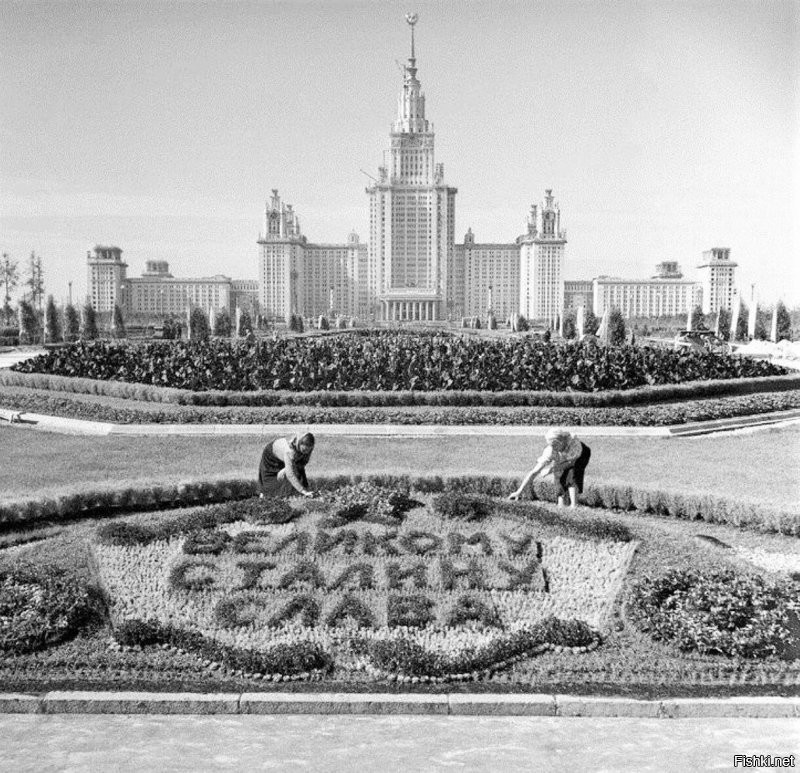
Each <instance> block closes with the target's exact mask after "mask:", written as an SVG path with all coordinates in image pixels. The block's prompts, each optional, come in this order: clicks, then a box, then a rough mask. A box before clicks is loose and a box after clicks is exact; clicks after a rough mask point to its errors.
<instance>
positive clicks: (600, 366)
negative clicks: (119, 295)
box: [14, 331, 787, 392]
mask: <svg viewBox="0 0 800 773" xmlns="http://www.w3.org/2000/svg"><path fill="white" fill-rule="evenodd" d="M14 369H15V370H16V371H19V372H21V373H48V374H55V375H62V376H71V377H78V378H89V379H100V380H114V381H121V382H130V383H138V384H146V385H154V386H159V387H173V388H178V389H189V390H192V391H207V390H234V391H238V392H247V391H253V390H289V391H291V392H309V391H314V390H324V391H330V390H333V391H353V390H369V391H381V392H382V391H389V392H391V391H398V390H411V391H422V392H431V391H450V390H476V391H488V392H497V391H503V390H510V391H517V390H522V391H543V390H544V391H547V390H552V391H566V390H572V391H576V392H593V391H600V390H627V389H632V388H635V387H641V386H645V385H656V384H679V383H683V382H687V381H707V380H713V379H722V380H726V379H738V378H748V377H759V376H775V375H781V374H785V373H786V372H787V371H786V370H785V369H783V368H781V367H779V366H776V365H773V364H772V363H769V362H766V361H762V360H752V359H749V358H746V357H736V356H730V355H722V354H715V353H712V352H694V351H686V350H681V351H677V352H675V351H670V350H667V349H660V348H648V347H633V346H621V347H598V346H595V345H593V344H580V343H566V344H565V343H560V344H556V343H545V342H543V341H537V340H534V339H531V338H525V339H517V338H514V339H506V338H503V339H499V338H497V339H476V338H469V337H465V336H454V335H449V334H436V335H424V334H416V335H415V334H411V333H405V332H400V333H398V332H388V331H372V332H366V331H365V332H361V333H359V334H355V333H353V334H348V335H341V336H336V337H330V338H328V337H326V338H307V339H298V338H280V339H278V340H277V341H260V342H247V341H241V342H239V341H237V342H230V341H226V340H219V339H212V340H209V341H204V342H187V343H184V342H151V343H145V344H129V343H107V342H91V343H83V342H81V343H76V344H72V345H71V346H68V347H64V348H59V349H57V350H52V351H50V352H48V353H47V354H44V355H41V356H39V357H36V358H34V359H31V360H27V361H26V362H23V363H19V364H18V365H15V366H14Z"/></svg>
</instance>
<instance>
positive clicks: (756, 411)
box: [0, 387, 800, 427]
mask: <svg viewBox="0 0 800 773" xmlns="http://www.w3.org/2000/svg"><path fill="white" fill-rule="evenodd" d="M103 399H106V400H109V401H110V400H114V399H115V398H102V397H101V398H100V399H99V401H93V400H91V399H86V398H85V397H83V396H81V397H78V396H71V395H67V394H66V393H63V392H62V393H60V395H59V394H58V393H48V392H46V391H38V390H26V389H25V388H24V387H14V388H12V389H10V390H7V391H2V390H0V407H3V408H9V409H11V410H13V411H16V412H20V413H41V414H45V415H48V416H66V417H68V418H70V419H84V420H89V421H100V422H111V423H113V424H197V425H201V424H226V425H232V424H244V425H248V424H403V425H407V426H415V425H420V424H441V425H482V424H492V425H496V426H518V425H525V426H531V425H541V426H545V425H556V424H562V425H567V426H616V427H620V426H623V427H664V426H670V425H676V424H686V423H687V422H698V421H715V420H718V419H728V418H733V417H738V416H755V415H760V414H764V413H772V412H775V411H787V410H794V409H797V408H800V389H792V390H790V391H782V392H763V393H761V394H752V395H739V396H736V397H716V398H708V397H707V398H701V399H698V400H686V401H683V402H677V403H655V404H653V405H634V406H631V407H618V406H615V407H607V408H595V407H584V408H560V407H556V408H545V407H538V408H524V407H518V408H502V407H486V406H474V407H457V406H438V407H437V406H430V407H426V406H401V407H394V408H390V407H383V408H335V407H321V408H319V407H316V406H311V405H297V406H283V407H274V408H255V407H240V406H238V407H237V406H227V407H208V406H206V407H196V406H186V405H176V404H174V403H172V404H168V403H161V404H154V403H148V404H145V403H133V404H132V405H133V407H130V408H129V407H127V406H124V405H123V406H122V407H118V406H117V405H109V404H105V403H103V402H101V401H102V400H103ZM156 405H159V406H160V407H155V406H156Z"/></svg>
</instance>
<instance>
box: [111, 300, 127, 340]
mask: <svg viewBox="0 0 800 773" xmlns="http://www.w3.org/2000/svg"><path fill="white" fill-rule="evenodd" d="M111 333H112V335H113V336H114V338H127V335H128V334H127V331H126V330H125V319H124V318H123V316H122V309H121V308H120V307H119V304H118V303H115V304H114V311H113V314H112V317H111Z"/></svg>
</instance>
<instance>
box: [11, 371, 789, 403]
mask: <svg viewBox="0 0 800 773" xmlns="http://www.w3.org/2000/svg"><path fill="white" fill-rule="evenodd" d="M0 385H3V386H9V387H11V386H16V387H27V388H30V389H44V390H48V391H51V392H68V393H74V394H87V395H101V396H106V397H117V398H122V399H125V400H139V401H142V402H152V403H173V404H176V405H188V406H196V407H201V406H212V407H225V406H241V407H260V408H271V407H272V408H274V407H281V406H300V405H308V406H315V407H340V408H341V407H344V408H359V407H361V408H378V407H402V406H416V405H423V406H458V407H469V406H487V407H566V408H579V407H587V408H603V407H614V406H631V405H650V404H653V403H663V402H670V401H676V400H689V399H693V398H703V397H722V396H738V395H750V394H760V393H763V392H782V391H787V390H792V389H800V373H789V374H787V375H784V376H759V377H757V378H744V379H716V380H712V381H691V382H687V383H685V384H662V385H658V386H645V387H636V388H634V389H627V390H609V391H603V392H532V391H522V390H520V391H503V392H480V391H474V390H463V391H459V390H454V391H437V392H416V391H397V392H362V391H352V392H334V391H330V392H328V391H316V392H291V391H288V390H259V391H254V392H231V391H222V390H210V391H208V392H192V391H191V390H188V389H175V388H173V387H158V386H151V385H147V384H131V383H128V382H123V381H102V380H98V379H88V378H73V377H70V376H55V375H49V374H46V373H18V372H16V371H12V370H7V369H4V370H0Z"/></svg>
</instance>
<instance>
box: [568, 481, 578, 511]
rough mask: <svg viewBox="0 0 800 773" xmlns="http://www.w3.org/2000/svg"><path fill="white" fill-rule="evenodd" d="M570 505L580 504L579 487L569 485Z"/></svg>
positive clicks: (573, 506)
mask: <svg viewBox="0 0 800 773" xmlns="http://www.w3.org/2000/svg"><path fill="white" fill-rule="evenodd" d="M569 506H570V507H572V508H575V507H577V506H578V487H577V486H570V487H569Z"/></svg>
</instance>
